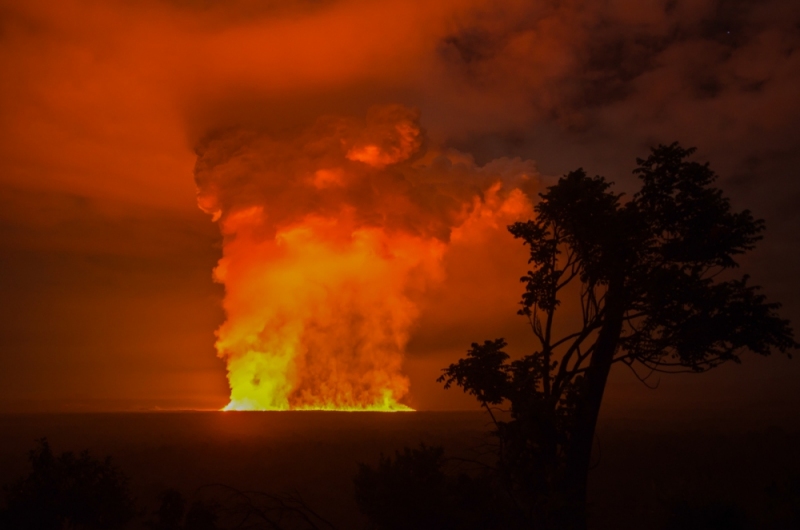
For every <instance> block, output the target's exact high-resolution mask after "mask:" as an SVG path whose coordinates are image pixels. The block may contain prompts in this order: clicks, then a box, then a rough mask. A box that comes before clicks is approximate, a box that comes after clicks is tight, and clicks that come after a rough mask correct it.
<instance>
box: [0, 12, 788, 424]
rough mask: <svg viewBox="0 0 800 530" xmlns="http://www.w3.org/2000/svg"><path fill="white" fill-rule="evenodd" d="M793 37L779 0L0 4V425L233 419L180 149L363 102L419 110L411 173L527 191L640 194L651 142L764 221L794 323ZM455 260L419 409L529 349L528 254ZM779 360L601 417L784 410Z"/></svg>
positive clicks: (762, 264)
mask: <svg viewBox="0 0 800 530" xmlns="http://www.w3.org/2000/svg"><path fill="white" fill-rule="evenodd" d="M798 22H800V8H798V7H797V6H796V3H795V2H792V1H789V0H785V1H784V0H774V1H768V2H763V3H759V4H758V5H749V4H739V3H735V2H733V3H731V2H716V1H710V0H708V1H700V2H697V1H695V2H686V1H684V2H682V1H678V2H667V1H666V0H665V1H656V0H650V1H644V2H643V1H629V0H607V1H603V2H590V1H588V0H587V1H568V2H551V1H543V2H538V3H532V2H528V1H521V0H520V1H511V2H505V3H503V6H502V8H499V7H497V5H496V3H493V2H487V1H481V0H468V1H464V0H461V1H456V0H443V1H440V2H422V1H419V2H417V1H409V0H402V1H399V0H398V1H394V0H383V1H366V0H351V1H333V0H325V1H310V0H308V1H296V2H277V1H276V2H257V1H255V0H238V1H227V2H223V1H219V2H215V1H210V0H209V1H201V0H196V1H193V0H173V1H167V0H163V1H157V0H149V1H144V2H132V1H123V0H113V1H89V0H84V1H78V0H63V1H45V0H42V1H36V0H30V1H26V2H11V1H3V2H0V43H1V44H0V68H2V72H3V73H4V74H3V76H2V79H0V138H2V142H0V205H2V208H0V237H2V250H1V251H0V252H1V254H0V265H1V266H2V270H3V275H2V276H3V277H2V279H0V288H1V289H2V293H3V297H4V299H5V303H4V304H3V306H2V309H1V311H2V317H3V318H2V320H0V321H1V322H2V324H0V325H2V336H3V337H4V338H3V343H2V346H0V347H1V348H2V350H1V351H2V357H0V410H8V411H13V410H84V409H88V410H98V409H115V410H116V409H149V408H154V407H162V408H174V407H190V408H219V407H221V406H224V405H225V404H226V403H227V400H228V387H227V381H226V378H225V363H224V362H223V361H222V360H220V359H218V358H217V357H216V355H215V350H214V341H215V337H214V330H215V329H217V328H218V327H219V326H220V325H221V324H222V322H223V321H224V319H225V315H224V313H223V311H222V305H223V296H224V290H223V286H221V285H219V284H217V283H214V282H213V280H212V269H213V268H214V266H215V265H216V263H217V261H218V260H219V259H220V257H221V256H222V245H223V240H222V237H221V235H220V231H219V228H218V226H217V225H215V224H213V223H212V222H211V217H210V216H209V215H207V214H206V213H204V212H202V211H201V210H200V209H199V208H198V206H197V196H196V184H195V175H194V166H195V163H196V161H197V155H196V150H197V149H198V147H201V146H202V145H205V144H204V142H207V141H208V139H209V138H215V137H217V136H218V135H220V134H228V135H232V134H234V135H235V134H239V133H240V132H241V131H250V132H251V133H252V134H255V135H256V136H257V137H259V138H268V139H270V141H271V142H275V143H276V145H289V144H290V142H291V141H292V140H291V139H293V138H298V137H300V136H302V135H303V134H304V132H303V131H308V130H311V129H312V128H313V127H314V124H315V123H319V120H320V119H332V118H331V117H336V119H345V120H356V121H358V120H362V121H363V120H364V119H365V117H366V116H367V113H368V110H369V109H370V108H372V107H374V106H375V105H378V106H381V105H390V104H396V105H401V106H402V107H403V108H407V109H416V112H418V116H419V117H418V123H419V125H420V126H421V128H422V131H423V133H424V138H425V143H424V145H422V146H421V147H420V156H423V154H424V153H428V155H427V156H429V158H431V159H432V158H433V154H435V153H439V154H443V156H447V157H450V159H452V160H459V161H462V162H463V164H464V167H468V168H471V169H470V172H471V173H469V172H468V173H469V174H473V173H474V174H477V173H479V172H481V171H483V172H484V173H485V174H488V173H492V172H494V173H493V174H510V173H513V172H514V171H518V172H519V171H522V170H521V169H519V168H527V169H526V171H528V173H530V174H531V175H532V176H533V177H535V179H534V180H535V181H536V182H537V183H539V184H540V185H544V184H546V183H547V182H551V181H552V178H553V177H554V176H557V175H560V174H562V173H564V172H566V171H568V170H571V169H575V168H576V167H579V166H583V167H585V168H586V169H587V170H588V171H589V172H590V173H602V174H605V175H606V176H608V177H609V178H610V179H611V180H614V181H616V182H617V184H618V186H619V187H620V188H621V189H623V190H632V189H634V188H633V187H632V186H633V184H634V181H633V179H632V178H631V176H630V170H631V169H632V167H633V165H634V158H635V157H636V156H643V155H644V154H645V153H646V149H647V147H648V146H649V145H653V144H654V143H658V142H671V141H673V140H675V139H678V140H680V141H681V142H682V143H684V144H686V145H696V146H698V147H699V148H700V150H699V156H700V157H701V158H703V159H708V160H710V161H711V163H712V167H714V168H716V169H717V171H718V172H719V173H720V174H721V175H722V177H723V178H722V181H721V184H722V186H723V187H724V188H725V190H726V192H727V193H729V194H730V195H731V196H732V198H733V201H734V204H735V205H736V206H737V207H749V208H751V209H753V210H754V211H755V213H756V215H758V216H761V217H765V218H766V220H767V227H768V228H767V240H766V241H765V242H764V244H763V245H762V247H761V248H760V249H759V251H758V252H756V253H755V254H754V255H753V256H752V257H751V258H748V259H747V260H746V262H747V263H746V266H748V267H749V268H750V269H751V271H752V273H753V276H754V278H755V280H756V281H757V283H761V284H763V285H765V286H766V288H767V293H768V294H769V295H770V296H771V297H772V298H774V299H776V300H778V301H781V302H783V303H784V304H785V315H786V316H787V317H788V318H791V319H792V320H793V321H794V322H795V323H797V322H800V304H798V302H797V299H798V295H799V294H800V292H799V291H800V289H798V281H797V279H796V278H795V274H794V271H795V270H797V268H798V266H800V259H799V257H798V252H797V249H796V244H795V242H794V239H795V237H796V236H795V234H796V232H797V229H798V228H800V218H799V217H798V214H797V213H796V212H797V211H798V210H797V207H796V204H795V203H796V202H797V200H798V199H800V185H799V184H798V179H797V177H796V175H797V169H796V168H797V167H800V149H798V147H800V131H798V129H797V127H796V123H797V122H798V119H800V101H799V98H797V93H798V88H800V36H799V35H798V33H797V31H796V27H797V26H796V24H797V23H798ZM326 117H327V118H326ZM215 135H216V136H215ZM281 142H283V143H281ZM241 145H243V146H249V148H252V146H253V145H256V144H241ZM257 156H262V155H257ZM487 168H488V169H487ZM514 168H517V169H514ZM459 178H461V179H466V180H465V181H469V179H470V178H472V177H469V176H462V177H459ZM459 182H461V181H459ZM469 182H472V181H469ZM476 185H477V184H476ZM468 195H469V194H467V196H468ZM449 244H450V247H449V251H448V253H447V254H446V256H445V257H444V258H443V261H442V263H441V267H442V268H443V271H444V279H443V280H442V281H441V282H439V283H435V284H432V285H431V286H430V288H428V289H427V290H426V292H425V294H424V295H421V297H420V298H419V299H418V300H417V301H416V303H417V304H418V307H419V315H418V317H417V318H416V319H415V320H414V323H413V325H411V327H410V337H409V342H408V345H407V348H406V350H407V351H406V354H405V368H404V373H405V374H407V375H408V377H409V378H410V385H411V386H410V395H409V398H408V399H409V403H410V404H412V406H416V407H418V408H426V409H431V408H453V407H455V408H458V407H464V406H470V405H471V402H470V400H468V399H466V398H464V397H463V396H461V395H460V394H458V393H457V391H450V392H448V393H445V392H443V391H441V390H440V389H439V388H438V385H437V384H436V383H434V382H433V380H434V379H435V377H436V375H437V371H438V369H440V368H441V367H443V366H445V365H446V364H448V363H450V362H452V361H454V360H455V359H456V358H457V357H458V356H459V355H461V354H462V353H463V352H464V351H465V350H466V349H467V348H468V346H469V343H471V342H473V341H482V340H484V339H488V338H494V337H499V336H505V337H506V338H507V339H508V340H509V342H511V344H512V347H513V348H515V349H516V351H524V349H525V348H527V347H531V346H532V340H531V337H529V335H528V333H527V332H526V328H525V321H524V320H523V319H520V317H517V316H516V315H515V314H514V312H515V309H516V308H515V304H516V302H517V299H518V295H519V292H520V286H519V285H518V283H517V278H518V277H519V276H520V275H521V274H522V273H524V271H525V263H524V261H525V252H524V249H522V248H521V247H520V246H519V245H518V244H517V243H516V242H514V241H513V239H511V237H510V236H508V235H507V234H505V233H503V231H502V230H495V231H488V232H485V233H478V232H476V233H475V235H474V236H471V239H469V241H467V242H465V241H463V240H462V241H461V242H459V241H453V242H452V243H449ZM796 325H797V324H796ZM796 364H797V363H796V362H793V363H789V362H787V361H785V359H779V358H775V359H766V360H762V359H750V358H747V359H746V362H745V364H744V365H743V366H742V367H724V368H723V369H721V370H719V373H718V374H716V373H715V374H708V375H706V376H702V377H703V378H705V379H704V380H702V381H700V380H697V379H693V378H676V379H675V380H674V381H670V382H668V381H664V382H662V388H661V389H660V390H659V391H658V392H650V391H648V390H646V389H643V388H639V386H637V385H638V383H636V382H635V381H634V380H633V379H632V378H630V377H626V376H625V374H623V373H620V374H617V377H616V379H615V383H614V384H615V385H616V386H615V387H613V388H611V389H610V391H609V392H610V393H609V407H612V408H613V407H616V410H627V409H636V408H637V407H643V406H645V405H646V404H652V406H658V407H663V408H669V407H678V408H681V407H682V408H681V410H695V409H696V408H698V407H700V408H702V407H703V406H709V407H712V408H713V407H721V406H725V404H726V403H738V405H737V406H752V407H761V408H762V409H768V408H770V407H771V408H775V407H777V406H778V405H777V404H778V403H784V404H785V403H786V402H787V401H789V402H792V403H794V404H793V405H791V407H794V410H800V409H798V408H797V398H796V397H794V395H795V394H796V392H793V388H794V385H795V382H796V381H797V378H798V376H800V369H798V368H797V367H796ZM743 388H744V389H746V390H744V391H743V390H742V389H743ZM737 400H738V401H737ZM792 400H793V401H792ZM698 403H701V405H698ZM648 406H649V405H648ZM781 406H782V407H785V406H786V405H781ZM626 407H627V408H626ZM759 410H760V409H759Z"/></svg>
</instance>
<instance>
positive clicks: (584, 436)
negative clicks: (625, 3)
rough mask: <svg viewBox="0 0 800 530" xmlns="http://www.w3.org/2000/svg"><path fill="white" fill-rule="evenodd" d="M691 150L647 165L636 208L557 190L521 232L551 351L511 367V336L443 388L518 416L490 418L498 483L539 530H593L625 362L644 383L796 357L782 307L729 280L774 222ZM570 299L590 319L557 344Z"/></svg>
mask: <svg viewBox="0 0 800 530" xmlns="http://www.w3.org/2000/svg"><path fill="white" fill-rule="evenodd" d="M693 152H694V149H684V148H682V147H681V146H680V145H678V144H677V143H674V144H672V145H669V146H663V145H661V146H659V147H658V148H655V149H653V150H652V153H651V155H650V156H649V157H648V158H647V159H645V160H641V159H637V164H638V167H637V169H635V170H634V173H635V174H636V175H637V176H638V177H639V179H640V180H641V189H640V190H639V191H638V192H637V193H636V194H635V195H633V197H632V198H630V199H629V200H624V197H623V196H622V195H621V194H615V193H613V192H611V191H610V188H611V183H609V182H607V181H606V180H605V179H604V178H603V177H599V176H597V177H593V178H591V177H588V176H587V175H586V173H585V172H584V171H583V170H582V169H578V170H577V171H573V172H571V173H569V174H567V175H565V176H564V177H562V178H561V179H560V180H559V181H558V183H557V184H555V185H554V186H551V187H550V188H548V189H547V192H546V193H544V194H542V195H541V201H540V202H539V203H538V204H537V206H536V208H535V211H536V217H535V218H534V219H533V220H530V221H527V222H520V223H515V224H514V225H512V226H510V227H509V230H510V232H511V233H512V234H513V235H514V237H516V238H519V239H522V241H523V242H524V243H525V244H526V245H528V247H529V248H530V259H529V263H530V264H531V266H532V269H531V270H530V271H529V272H528V274H527V275H526V276H525V277H523V278H522V281H523V282H524V283H525V286H526V289H525V292H524V293H523V295H522V302H521V305H522V308H521V309H520V311H519V312H520V314H522V315H524V316H526V317H527V318H528V319H529V321H530V325H531V329H532V330H533V333H534V335H535V336H536V338H537V339H538V342H539V344H540V346H539V349H538V350H537V351H535V352H534V353H532V354H530V355H526V356H524V357H522V358H521V359H517V360H514V361H510V360H509V356H508V355H507V354H506V353H505V352H504V351H503V349H504V348H505V347H506V342H505V341H504V340H503V339H496V340H492V341H486V342H484V343H483V344H477V343H474V344H472V348H471V349H470V350H469V351H468V353H467V357H466V358H464V359H461V360H460V361H458V362H457V363H455V364H451V365H450V366H449V367H448V368H446V369H445V370H444V374H443V375H442V376H441V377H440V378H439V380H440V381H441V382H444V384H445V388H449V387H450V386H452V385H454V384H455V385H458V386H460V387H462V388H463V389H464V391H465V392H468V393H470V394H472V395H474V396H475V397H476V398H477V399H478V401H479V402H480V403H481V405H482V406H484V407H485V408H486V410H487V411H489V412H490V414H491V413H493V411H494V409H495V407H497V406H500V405H502V404H506V405H510V420H508V421H504V420H501V419H500V418H496V417H495V416H494V415H493V416H492V418H493V419H494V420H495V425H496V431H495V434H496V435H497V437H498V439H499V449H498V463H497V475H498V477H500V478H501V479H502V480H504V481H505V484H506V490H507V491H508V492H509V494H510V495H511V496H512V497H513V500H514V505H516V506H519V507H520V508H519V509H520V513H521V515H522V516H524V517H526V518H527V519H528V520H529V521H531V522H532V524H535V525H537V527H540V528H573V529H581V528H585V525H586V511H585V510H586V509H585V506H586V480H587V475H588V471H589V467H590V457H591V451H592V444H593V439H594V433H595V426H596V423H597V417H598V413H599V411H600V404H601V401H602V398H603V393H604V390H605V386H606V381H607V379H608V374H609V371H610V369H611V367H612V366H613V365H614V364H617V363H623V364H625V365H627V366H629V367H631V368H632V369H633V370H634V373H637V374H639V372H638V371H637V369H638V370H642V369H643V370H645V371H646V372H647V374H646V375H645V376H640V378H641V379H642V380H645V379H646V378H647V377H649V376H650V375H651V374H652V373H653V372H680V371H689V372H702V371H705V370H708V369H710V368H713V367H715V366H717V365H719V364H721V363H723V362H726V361H734V362H737V363H738V362H739V356H740V353H741V352H742V351H743V350H750V351H753V352H755V353H757V354H761V355H768V354H769V353H770V352H771V351H772V350H775V349H777V350H779V351H781V352H788V351H789V350H791V349H793V348H797V347H798V344H797V343H796V342H795V341H794V338H793V334H792V330H791V328H790V326H789V323H788V321H786V320H783V319H781V318H779V316H778V315H777V314H776V310H777V309H778V308H779V305H778V304H775V303H768V302H767V301H766V299H765V297H764V295H762V294H761V293H760V292H759V288H758V287H755V286H752V285H750V283H749V280H748V276H746V275H745V276H742V277H740V278H735V277H733V276H732V274H731V270H732V269H734V268H736V267H737V266H738V264H737V261H736V258H737V256H739V255H740V254H743V253H745V252H747V251H749V250H751V249H753V248H754V246H755V244H756V242H758V241H759V240H760V239H761V237H762V235H761V234H762V232H763V230H764V222H763V221H762V220H759V219H755V218H754V217H753V216H752V214H751V213H750V212H749V211H747V210H745V211H742V212H734V211H732V210H731V206H730V202H729V201H728V199H727V198H725V197H724V196H723V194H722V192H721V191H720V190H719V189H717V188H715V187H713V183H714V181H715V180H716V175H715V174H714V172H713V171H712V170H711V169H710V168H709V166H708V164H699V163H696V162H692V161H688V160H687V158H688V157H689V156H690V155H691V154H692V153H693ZM565 297H574V298H575V303H574V305H573V306H572V307H577V308H579V309H580V317H578V318H577V322H573V321H568V319H567V318H564V319H563V320H562V322H560V323H559V327H558V329H562V330H563V329H567V328H568V327H569V326H572V328H571V329H569V330H568V331H566V332H563V333H562V334H560V335H556V334H555V331H554V330H555V329H556V327H555V326H554V322H555V317H556V313H557V310H558V309H559V307H560V306H561V303H562V300H563V299H564V298H565Z"/></svg>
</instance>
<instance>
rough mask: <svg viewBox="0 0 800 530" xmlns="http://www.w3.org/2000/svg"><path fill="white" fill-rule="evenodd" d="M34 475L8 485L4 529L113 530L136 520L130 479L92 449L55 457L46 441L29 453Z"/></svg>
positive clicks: (3, 515)
mask: <svg viewBox="0 0 800 530" xmlns="http://www.w3.org/2000/svg"><path fill="white" fill-rule="evenodd" d="M28 461H29V462H30V465H31V472H30V474H29V475H28V476H27V477H24V478H21V479H19V480H18V481H16V482H15V483H13V484H11V485H9V486H6V488H5V493H6V504H7V508H6V510H5V512H4V513H3V514H2V516H0V525H4V526H3V527H4V528H9V529H11V528H13V529H15V530H27V529H30V530H64V529H73V528H75V529H77V528H82V529H89V530H91V529H98V530H99V529H103V530H107V529H114V528H121V527H123V526H124V525H125V524H127V523H128V522H129V521H131V520H132V519H133V517H134V516H135V510H134V505H133V500H132V498H131V496H130V494H129V492H128V479H127V477H126V476H125V475H124V474H123V473H122V472H121V471H119V470H118V469H117V468H116V467H114V466H113V465H112V463H111V460H110V458H106V459H105V460H96V459H95V458H93V457H92V456H91V455H90V454H89V452H88V451H83V452H81V453H80V454H79V455H75V454H74V453H72V452H66V453H62V454H61V455H60V456H55V455H54V454H53V452H52V450H51V449H50V444H49V443H48V442H47V440H46V439H41V440H39V445H38V447H36V448H34V449H33V450H31V451H30V453H29V456H28Z"/></svg>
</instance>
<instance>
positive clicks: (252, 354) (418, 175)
mask: <svg viewBox="0 0 800 530" xmlns="http://www.w3.org/2000/svg"><path fill="white" fill-rule="evenodd" d="M426 144H427V140H426V138H425V134H424V131H423V130H422V128H421V127H420V125H419V116H418V113H417V112H416V111H414V110H412V109H408V108H405V107H402V106H398V105H392V106H383V107H374V108H372V109H370V111H369V112H368V113H367V116H366V119H356V118H347V117H323V118H320V119H319V120H318V121H317V122H316V123H315V124H313V125H312V126H310V127H308V128H307V129H305V130H303V131H301V132H298V133H295V134H293V135H290V136H289V137H277V136H276V135H274V134H273V135H270V134H266V133H263V132H259V131H258V130H255V129H228V130H224V131H220V132H216V133H213V134H210V135H208V136H207V137H206V138H205V139H204V140H203V141H202V142H201V143H200V145H199V146H198V148H197V154H198V159H197V164H196V168H195V179H196V183H197V187H198V204H199V206H200V208H201V209H202V210H203V211H205V212H207V213H209V214H210V215H212V218H213V219H214V221H216V222H217V223H218V224H219V227H220V230H221V233H222V236H223V252H222V258H221V259H220V260H219V263H218V265H217V267H216V268H215V270H214V278H215V280H216V281H218V282H220V283H222V284H224V286H225V299H224V302H223V304H224V309H225V313H226V321H225V323H224V324H223V325H222V326H221V327H220V328H219V329H218V330H217V339H218V340H217V343H216V348H217V352H218V354H219V356H220V357H222V358H224V359H225V360H226V362H227V366H228V380H229V383H230V388H231V399H230V403H229V404H228V405H227V407H226V410H289V409H329V410H381V411H398V410H410V409H409V408H408V406H407V405H405V404H404V399H405V398H407V395H408V392H409V381H408V378H407V377H405V376H404V375H403V371H402V365H403V356H404V350H405V346H406V344H407V342H408V340H409V335H410V333H411V331H412V330H413V326H414V323H415V321H416V320H417V319H418V318H419V316H420V309H419V308H420V301H421V300H422V299H423V297H424V295H425V293H426V291H427V290H428V288H429V287H430V286H431V285H433V284H435V283H437V282H442V281H444V279H445V278H444V272H443V267H442V260H443V257H444V255H445V253H446V252H447V249H448V245H449V243H450V241H451V240H452V239H453V238H459V237H460V238H463V237H467V236H466V235H465V234H469V233H471V232H474V230H473V228H474V226H475V225H486V226H490V227H493V228H495V229H497V231H498V234H500V233H502V232H504V228H505V226H506V225H507V224H508V223H510V222H513V221H515V220H517V219H519V218H522V217H527V216H529V215H530V214H531V202H530V199H529V197H530V196H531V194H532V192H533V188H534V187H535V185H536V181H535V168H534V167H533V166H532V164H531V163H529V162H521V161H518V160H500V161H496V162H494V163H492V164H488V165H486V166H483V167H479V166H477V165H476V164H475V163H474V162H473V161H472V159H471V158H470V157H469V156H465V155H463V154H460V153H457V152H453V151H448V152H438V151H436V150H435V149H432V148H429V147H428V146H427V145H426ZM470 227H472V228H470Z"/></svg>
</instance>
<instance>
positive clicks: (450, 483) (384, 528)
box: [354, 445, 513, 530]
mask: <svg viewBox="0 0 800 530" xmlns="http://www.w3.org/2000/svg"><path fill="white" fill-rule="evenodd" d="M446 465H447V460H446V459H445V457H444V450H443V449H442V448H441V447H427V446H425V445H421V446H420V448H419V449H409V448H405V449H404V450H403V452H399V451H398V452H396V453H395V456H394V458H392V457H388V456H383V455H381V457H380V461H379V463H378V467H377V469H373V468H372V467H370V466H368V465H366V464H360V466H359V472H358V474H357V475H356V477H355V479H354V482H355V487H356V502H357V503H358V507H359V510H361V512H362V513H363V514H365V515H366V516H367V517H368V518H369V520H370V522H371V524H372V527H373V528H374V529H376V530H402V529H409V528H415V529H419V530H449V529H453V530H456V529H461V530H471V529H475V530H493V529H498V530H500V529H504V528H508V527H509V522H508V517H509V516H510V515H511V514H513V512H512V511H510V510H508V509H507V507H505V506H503V505H502V502H501V500H500V499H498V498H496V496H495V495H493V488H492V487H491V485H490V483H489V481H490V477H489V476H488V475H487V474H485V473H472V474H468V473H466V472H462V473H459V474H455V475H454V474H448V473H445V471H444V468H445V467H446Z"/></svg>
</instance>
